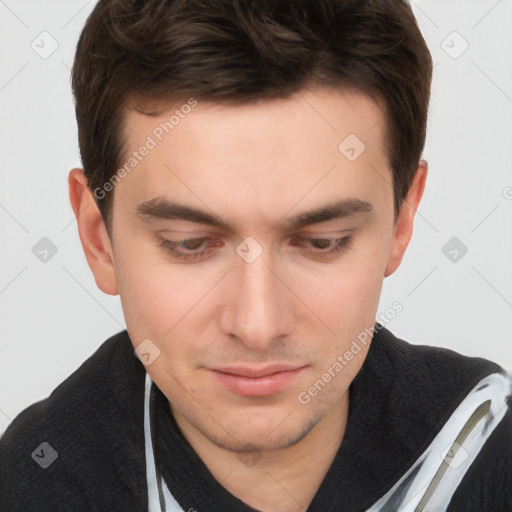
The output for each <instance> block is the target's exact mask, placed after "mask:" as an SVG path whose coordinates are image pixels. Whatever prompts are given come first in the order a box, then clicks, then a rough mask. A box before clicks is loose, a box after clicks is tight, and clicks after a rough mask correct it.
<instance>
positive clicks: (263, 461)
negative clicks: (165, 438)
mask: <svg viewBox="0 0 512 512" xmlns="http://www.w3.org/2000/svg"><path fill="white" fill-rule="evenodd" d="M175 108H176V105H173V106H172V108H169V109H168V110H167V111H166V112H164V113H160V114H159V115H157V116H153V117H150V116H146V115H143V114H140V113H138V112H136V111H134V110H127V112H126V125H125V130H126V133H127V135H128V142H129V150H130V151H133V150H136V149H137V148H139V147H140V146H141V145H142V144H144V141H145V140H146V137H147V136H148V134H151V133H152V130H154V128H155V126H157V125H158V124H159V123H160V122H163V121H165V120H168V119H169V116H170V115H171V114H172V112H173V110H174V109H175ZM383 119H384V117H383V110H382V108H381V107H380V106H379V105H378V104H377V103H376V102H375V101H373V100H372V99H370V98H369V97H367V96H365V95H363V94H361V93H358V92H357V91H348V90H345V91H340V90H332V89H325V88H317V89H306V90H303V91H301V92H300V94H296V95H293V96H292V97H289V98H287V99H283V100H272V101H266V102H258V103H252V104H248V105H238V106H225V105H224V106H223V105H220V104H214V103H203V102H201V103H199V104H198V105H197V106H196V107H194V108H193V109H192V111H191V113H189V114H188V115H187V116H185V117H184V118H183V119H180V122H179V124H178V125H177V126H175V128H174V129H173V130H172V132H170V133H169V134H167V135H165V137H164V138H163V140H162V141H161V142H159V143H158V145H157V146H156V147H155V148H154V149H152V150H151V151H150V152H149V154H148V155H147V156H146V157H144V159H143V160H142V161H141V162H140V163H139V164H138V165H137V167H136V169H135V170H133V171H132V172H131V173H129V174H128V175H127V176H126V177H125V178H123V179H122V180H121V182H120V183H119V184H118V185H117V186H116V187H115V190H114V204H113V223H112V240H110V239H109V236H108V234H107V231H106V229H105V225H104V223H103V221H102V219H101V216H100V213H99V211H98V208H97V206H96V204H95V200H94V197H93V195H92V193H91V191H90V190H89V189H88V187H87V180H86V178H85V177H84V175H83V172H82V170H81V169H73V170H72V171H71V172H70V174H69V189H70V200H71V204H72V207H73V210H74V212H75V215H76V216H77V222H78V229H79V234H80V239H81V242H82V245H83V249H84V252H85V256H86V258H87V261H88V264H89V266H90V268H91V270H92V272H93V274H94V277H95V280H96V283H97V285H98V287H99V288H100V289H101V290H102V291H104V292H105V293H107V294H111V295H117V294H119V295H120V298H121V302H122V306H123V311H124V315H125V320H126V325H127V329H128V333H129V335H130V338H131V340H132V342H133V345H134V347H137V346H138V345H139V344H140V343H141V342H142V341H143V340H145V339H147V338H149V339H150V340H151V342H152V343H154V345H155V346H156V347H158V349H159V350H160V355H159V356H158V357H157V358H156V359H155V360H154V361H153V362H152V363H151V364H150V365H148V366H146V370H147V371H148V373H149V375H150V376H151V378H152V379H153V381H154V382H155V383H156V384H157V385H158V387H159V388H160V389H161V390H162V391H163V393H164V394H165V395H166V396H167V398H168V399H169V401H170V407H171V410H172V413H173V415H174V417H175V418H176V421H177V423H178V426H179V428H180V430H181V432H182V433H183V435H184V436H185V438H186V439H187V440H188V442H189V443H190V444H191V445H192V447H193V448H194V449H195V451H196V452H197V453H198V455H199V456H200V457H201V459H202V460H203V461H204V463H205V464H206V466H207V467H208V468H209V470H210V471H211V473H212V474H213V475H214V477H215V478H216V479H217V480H218V481H219V482H221V484H222V485H223V486H224V487H225V488H226V489H227V490H228V491H230V492H231V493H232V494H234V495H235V496H237V497H238V498H239V499H241V500H243V501H244V502H246V503H247V504H248V505H250V506H252V507H254V508H256V509H258V510H261V511H265V512H276V511H278V510H279V511H280V512H295V511H299V510H306V509H307V507H308V505H309V503H310V502H311V500H312V499H313V497H314V495H315V493H316V491H317V490H318V487H319V486H320V484H321V482H322V480H323V478H324V476H325V474H326V472H327V470H328V469H329V467H330V465H331V463H332V461H333V459H334V456H335V454H336V452H337V450H338V448H339V445H340V443H341V441H342V439H343V434H344V431H345V426H346V421H347V414H348V392H347V391H348V388H349V385H350V383H351V382H352V380H353V378H354V377H355V375H356V374H357V372H358V371H359V370H360V368H361V366H362V364H363V362H364V359H365V356H366V354H367V350H368V348H369V344H368V345H367V346H366V347H363V350H361V352H359V353H358V354H357V355H355V356H354V357H353V359H352V360H351V361H349V362H348V363H347V364H346V365H345V366H344V367H343V370H342V371H340V372H339V373H336V377H334V378H332V379H331V380H330V382H329V383H328V384H327V385H326V386H325V387H324V388H323V389H322V390H321V392H319V393H318V394H317V395H316V396H314V397H311V400H310V402H309V403H308V404H303V403H301V402H300V401H299V400H298V398H297V397H298V395H299V393H301V392H303V391H307V390H308V389H309V388H310V387H311V386H312V385H313V384H314V383H315V381H317V380H318V379H320V378H321V377H322V374H324V373H325V372H326V371H327V369H328V368H329V367H332V365H333V363H334V362H335V361H336V360H337V357H338V356H339V355H342V354H344V353H345V352H346V351H347V350H348V349H349V347H350V345H351V343H352V341H353V340H354V339H355V338H356V337H357V335H358V334H359V333H361V332H363V331H364V330H365V328H371V327H373V325H374V323H375V319H376V314H377V308H378V303H379V297H380V293H381V288H382V284H383V280H384V278H385V277H387V276H389V275H390V274H392V273H393V272H394V271H395V270H396V269H397V268H398V266H399V265H400V262H401V260H402V257H403V255H404V252H405V250H406V248H407V245H408V243H409V240H410V238H411V235H412V230H413V220H414V216H415V213H416V209H417V207H418V205H419V202H420V200H421V197H422V194H423V190H424V186H425V179H426V174H427V163H426V162H425V161H423V160H422V161H420V162H419V165H418V168H417V171H416V174H415V178H414V181H413V184H412V186H411V188H410V190H409V193H408V195H407V198H406V201H405V202H404V205H403V207H402V209H401V212H400V215H399V216H398V217H397V219H394V215H393V189H392V186H391V183H392V173H391V169H390V167H389V164H388V159H387V157H386V153H385V149H384V133H383V130H384V124H383ZM349 134H356V135H357V137H358V138H359V139H360V140H361V141H363V142H364V144H365V146H366V149H365V150H364V152H363V153H362V154H361V155H360V156H359V157H358V158H357V159H356V160H355V161H353V162H351V161H349V160H348V159H347V158H346V157H345V156H344V155H343V154H342V153H341V152H340V151H339V150H338V145H339V144H340V142H342V141H343V140H344V139H345V137H347V135H349ZM158 196H165V197H166V198H168V199H172V200H175V201H178V202H180V203H183V204H186V205H189V206H193V207H197V208H200V209H202V210H205V211H207V212H209V213H214V214H215V215H217V216H218V217H220V218H222V219H223V220H225V221H227V222H230V223H231V224H233V225H234V227H235V231H234V232H228V231H226V230H224V229H221V228H217V227H212V226H210V225H206V224H200V223H195V222H190V221H183V220H176V219H149V218H145V217H144V216H141V215H138V214H137V206H138V205H139V204H140V203H143V202H144V201H148V200H150V199H153V198H155V197H158ZM347 197H353V198H359V199H361V200H364V201H367V202H369V203H371V204H372V205H373V209H372V211H371V212H370V213H358V214H355V215H352V216H349V217H346V218H338V219H331V220H329V221H325V222H321V223H317V224H311V225H309V226H307V227H304V228H301V229H300V230H299V231H297V232H288V231H286V230H285V229H284V227H283V223H284V222H285V221H286V219H288V218H290V217H292V216H295V215H296V214H298V213H301V212H305V211H309V210H312V209H315V208H318V207H321V206H323V205H325V204H328V203H330V202H332V201H334V200H338V199H342V198H347ZM157 231H158V232H160V235H161V236H165V237H166V238H167V239H169V240H173V241H181V240H187V239H194V238H199V237H208V238H210V239H211V240H214V241H215V245H213V246H210V248H208V247H209V246H208V242H207V243H206V244H203V245H202V246H199V249H198V250H199V251H201V250H204V249H206V250H205V252H204V253H203V256H201V257H200V258H198V259H195V260H189V261H184V260H179V259H177V258H176V257H174V256H173V255H172V254H170V253H169V252H168V251H167V250H166V249H165V248H162V247H160V246H159V244H158V240H157V236H156V234H155V233H156V232H157ZM297 235H301V236H303V237H308V238H315V239H317V238H320V239H324V238H340V237H343V236H346V235H352V237H353V238H352V243H351V245H349V246H348V248H346V250H344V251H342V252H341V253H338V254H335V255H334V256H330V257H326V256H325V255H322V254H321V251H322V250H325V249H321V247H322V246H320V249H319V246H318V244H317V245H315V244H314V243H312V242H311V241H309V242H308V241H307V240H306V241H304V242H303V243H302V245H297V244H294V243H292V240H294V236H295V237H296V236H297ZM249 236H251V237H253V238H254V239H256V241H257V242H258V244H259V245H260V246H261V248H262V250H263V252H262V253H261V255H260V256H259V257H257V258H256V259H255V260H254V261H253V262H251V263H248V262H246V261H245V260H244V259H243V258H241V257H240V256H239V255H238V254H237V252H236V248H237V247H238V246H239V244H241V243H242V242H243V241H244V239H245V238H246V237H249ZM301 240H302V239H301ZM190 247H192V248H194V247H198V246H197V245H196V246H194V244H189V245H188V246H184V247H183V246H182V247H179V248H178V249H179V250H182V251H184V252H187V249H189V250H188V252H191V250H190ZM329 248H330V246H329V247H328V249H329ZM272 362H279V363H293V364H294V365H296V366H305V368H304V369H303V370H302V371H301V372H300V373H299V374H298V375H297V376H296V377H295V379H294V380H293V381H292V382H291V383H290V384H289V385H288V386H287V387H286V388H285V389H284V390H283V391H280V392H278V393H276V394H273V395H271V396H265V397H254V396H240V395H237V394H235V393H233V392H232V391H230V390H228V389H227V388H226V387H225V386H224V385H223V384H222V383H221V382H220V381H219V379H218V378H217V377H216V375H215V374H214V373H213V372H211V371H210V369H211V368H215V367H220V366H228V365H235V364H262V363H272ZM326 439H329V441H330V442H329V443H326V442H325V440H326ZM244 452H249V454H248V456H252V457H253V458H252V459H251V460H250V462H248V460H247V459H244V458H243V456H242V455H243V453H244Z"/></svg>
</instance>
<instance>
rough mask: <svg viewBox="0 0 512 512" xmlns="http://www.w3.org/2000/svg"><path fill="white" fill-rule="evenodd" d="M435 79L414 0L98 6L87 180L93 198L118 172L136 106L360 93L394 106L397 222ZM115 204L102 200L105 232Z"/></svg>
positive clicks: (391, 130)
mask: <svg viewBox="0 0 512 512" xmlns="http://www.w3.org/2000/svg"><path fill="white" fill-rule="evenodd" d="M431 79H432V58H431V55H430V52H429V50H428V48H427V45H426V43H425V41H424V39H423V37H422V35H421V32H420V30H419V28H418V25H417V23H416V19H415V17H414V15H413V13H412V10H411V8H410V6H409V4H408V3H407V2H406V1H404V0H253V1H248V0H246V1H244V0H99V2H98V3H97V5H96V6H95V8H94V10H93V11H92V13H91V14H90V16H89V18H88V19H87V22H86V24H85V27H84V29H83V31H82V33H81V36H80V39H79V41H78V45H77V50H76V55H75V61H74V64H73V71H72V87H73V94H74V98H75V110H76V118H77V123H78V138H79V146H80V153H81V157H82V164H83V167H84V173H85V175H86V177H87V178H88V184H89V188H90V189H91V191H92V190H94V189H96V188H97V187H102V186H103V185H104V184H105V183H106V182H107V181H108V180H109V179H111V178H112V176H113V175H114V174H115V173H116V171H117V169H118V167H119V166H120V165H121V162H122V158H123V152H124V151H125V147H124V144H125V139H124V135H123V119H124V112H125V109H126V108H127V105H128V104H129V102H130V101H131V100H133V98H139V99H143V100H148V101H150V102H151V101H153V100H159V99H161V100H165V99H169V100H170V99H176V98H190V97H193V98H195V99H196V100H207V101H214V102H229V103H233V102H235V103H237V102H250V101H253V100H258V99H272V98H284V97H287V96H289V95H291V94H293V93H294V92H297V91H299V90H300V89H302V88H303V87H306V86H310V85H325V86H339V87H351V88H356V89H358V90H361V91H363V92H365V93H367V94H368V95H370V96H372V97H374V98H380V99H382V100H383V101H384V105H385V110H386V120H385V121H386V122H385V137H386V148H387V154H388V157H389V164H390V166H391V168H392V170H393V190H394V206H395V218H396V216H397V215H398V213H399V212H400V209H401V206H402V204H403V200H404V198H405V196H406V194H407V192H408V190H409V188H410V185H411V183H412V179H413V177H414V173H415V171H416V169H417V166H418V163H419V159H420V158H421V153H422V151H423V148H424V144H425V136H426V125H427V112H428V104H429V99H430V86H431ZM95 197H96V195H95ZM112 198H113V193H112V192H110V193H109V194H106V195H105V197H104V198H102V199H98V198H97V197H96V202H97V204H98V208H99V210H100V212H101V214H102V217H103V219H104V221H105V224H106V226H107V229H108V228H109V225H110V221H111V219H110V217H111V209H112V208H111V207H112ZM109 232H110V230H109Z"/></svg>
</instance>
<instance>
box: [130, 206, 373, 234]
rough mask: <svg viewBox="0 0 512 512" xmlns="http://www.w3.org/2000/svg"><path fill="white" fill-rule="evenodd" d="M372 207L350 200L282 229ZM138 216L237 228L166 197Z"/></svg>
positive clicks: (306, 215) (289, 222)
mask: <svg viewBox="0 0 512 512" xmlns="http://www.w3.org/2000/svg"><path fill="white" fill-rule="evenodd" d="M371 212H373V206H372V204H370V203H369V202H367V201H363V200H361V199H357V198H353V197H349V198H344V199H341V200H338V201H335V202H333V203H330V204H327V205H325V206H322V207H320V208H317V209H314V210H310V211H307V212H302V213H299V214H298V215H295V216H294V217H290V218H288V219H286V220H284V221H283V222H278V224H281V225H282V227H283V229H285V230H290V231H295V230H297V229H301V228H303V227H305V226H309V225H310V224H318V223H320V222H326V221H328V220H333V219H340V218H345V217H350V216H352V215H355V214H357V213H371ZM137 214H138V215H139V216H141V217H144V218H146V219H164V220H172V219H177V220H185V221H189V222H196V223H200V224H208V225H210V226H214V227H217V228H222V229H224V230H227V231H230V232H232V233H235V232H236V231H237V230H236V229H235V227H234V226H233V225H232V224H231V223H229V222H227V221H225V220H223V219H221V218H220V217H218V216H216V215H215V214H212V213H209V212H206V211H203V210H200V209H198V208H194V207H192V206H187V205H184V204H180V203H177V202H174V201H169V200H168V199H166V198H164V197H156V198H154V199H150V200H148V201H145V202H143V203H141V204H139V205H138V206H137Z"/></svg>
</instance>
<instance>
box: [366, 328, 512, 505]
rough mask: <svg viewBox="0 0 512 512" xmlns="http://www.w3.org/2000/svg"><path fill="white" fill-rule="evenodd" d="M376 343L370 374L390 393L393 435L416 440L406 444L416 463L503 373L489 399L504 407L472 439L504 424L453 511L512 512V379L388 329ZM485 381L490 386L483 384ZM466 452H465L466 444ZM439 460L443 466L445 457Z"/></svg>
mask: <svg viewBox="0 0 512 512" xmlns="http://www.w3.org/2000/svg"><path fill="white" fill-rule="evenodd" d="M373 342H376V344H375V346H374V347H372V348H371V350H372V351H373V355H372V357H371V359H370V360H369V361H368V362H369V370H370V372H371V373H372V375H373V376H374V377H375V378H376V379H379V381H380V382H383V383H385V384H384V386H386V389H387V391H388V393H389V394H388V398H387V399H386V411H387V413H388V414H387V418H386V420H385V421H386V422H387V426H388V429H389V430H394V431H398V432H401V434H400V435H401V437H402V438H405V437H407V438H409V439H410V440H411V441H403V443H404V444H405V445H407V444H408V443H410V444H409V445H408V446H410V448H411V451H410V454H411V460H414V459H416V458H417V457H418V455H419V454H420V453H422V452H423V451H424V450H425V448H426V447H427V446H429V445H430V443H431V441H432V440H433V438H435V437H436V435H437V434H438V433H439V432H440V430H441V429H442V427H443V426H444V425H445V423H446V422H447V420H448V419H449V418H450V417H451V416H452V414H453V412H454V411H455V409H457V407H458V406H459V405H460V404H461V402H462V401H463V400H464V399H465V398H466V397H467V396H468V395H469V394H470V393H471V392H472V391H473V390H478V389H483V388H484V387H485V386H488V385H489V384H487V383H488V382H489V379H487V377H488V376H490V375H492V374H497V375H499V376H501V377H502V378H501V377H500V379H497V380H499V381H500V382H501V384H500V385H498V386H496V388H495V391H493V392H492V393H491V394H489V395H488V398H489V397H492V398H493V400H495V402H491V401H490V400H489V403H498V404H501V405H499V411H498V409H496V410H490V411H489V413H488V414H487V415H486V416H483V417H482V418H481V420H480V421H479V424H478V425H472V426H471V428H472V429H473V430H472V431H471V436H470V437H476V436H477V432H478V433H481V432H485V431H486V429H488V428H489V426H490V425H491V424H492V422H493V419H494V418H495V417H500V418H501V419H500V420H499V423H497V425H496V426H495V428H494V430H492V433H490V435H489V436H488V438H487V440H486V441H485V443H484V444H483V446H482V447H481V449H480V451H479V452H478V454H477V455H476V458H475V459H474V460H473V462H472V463H471V465H470V467H469V468H468V469H467V472H466V473H465V474H464V476H463V477H461V478H462V480H461V481H460V485H459V486H458V487H457V489H456V491H455V494H454V495H453V497H452V500H451V502H450V506H449V508H448V510H450V512H451V511H453V512H457V511H464V512H470V511H475V512H476V511H479V512H482V511H487V510H489V511H491V510H492V511H493V512H505V511H510V510H512V375H511V374H510V373H508V372H507V371H506V370H505V369H504V368H502V367H501V366H500V365H498V364H496V363H495V362H492V361H489V360H487V359H484V358H478V357H468V356H464V355H462V354H459V353H457V352H455V351H452V350H448V349H444V348H439V347H435V346H427V345H413V344H411V343H409V342H407V341H405V340H402V339H400V338H397V337H396V336H394V335H393V334H392V333H391V332H390V331H389V330H387V329H385V328H382V329H379V330H378V332H377V333H376V335H375V336H374V339H373V341H372V343H373ZM369 355H370V352H369ZM484 380H485V383H482V384H480V383H481V382H482V381H484ZM481 401H482V400H480V402H481ZM480 402H475V403H474V405H473V406H472V408H470V409H469V412H470V413H471V412H472V411H473V409H475V411H474V412H476V409H478V408H479V406H481V405H483V404H480ZM471 416H474V414H473V415H471ZM464 421H466V420H464ZM470 424H471V420H469V421H467V422H466V423H465V425H464V427H463V430H464V429H468V428H469V426H470ZM462 437H464V436H462ZM468 439H469V438H468ZM461 448H462V449H464V448H465V443H463V444H462V446H461ZM468 450H469V448H468ZM462 453H464V452H462ZM439 461H440V463H441V461H442V455H441V454H439ZM458 470H459V469H458V468H456V467H451V466H450V468H449V469H448V471H449V472H456V471H458Z"/></svg>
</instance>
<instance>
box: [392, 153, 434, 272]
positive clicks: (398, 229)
mask: <svg viewBox="0 0 512 512" xmlns="http://www.w3.org/2000/svg"><path fill="white" fill-rule="evenodd" d="M427 172H428V163H427V162H426V161H425V160H420V163H419V165H418V169H417V170H416V174H415V175H414V179H413V182H412V184H411V187H410V189H409V192H407V197H406V198H405V200H404V202H403V205H402V209H401V211H400V214H399V215H398V218H397V220H396V223H395V229H394V234H393V242H392V244H391V249H390V251H389V258H388V263H387V265H386V270H385V272H384V277H388V276H389V275H391V274H392V273H393V272H394V271H395V270H396V269H397V268H398V267H399V265H400V263H401V262H402V258H403V256H404V254H405V250H406V249H407V246H408V245H409V241H410V240H411V236H412V227H413V221H414V215H415V214H416V210H417V209H418V205H419V204H420V201H421V197H422V196H423V190H424V189H425V180H426V179H427Z"/></svg>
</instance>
